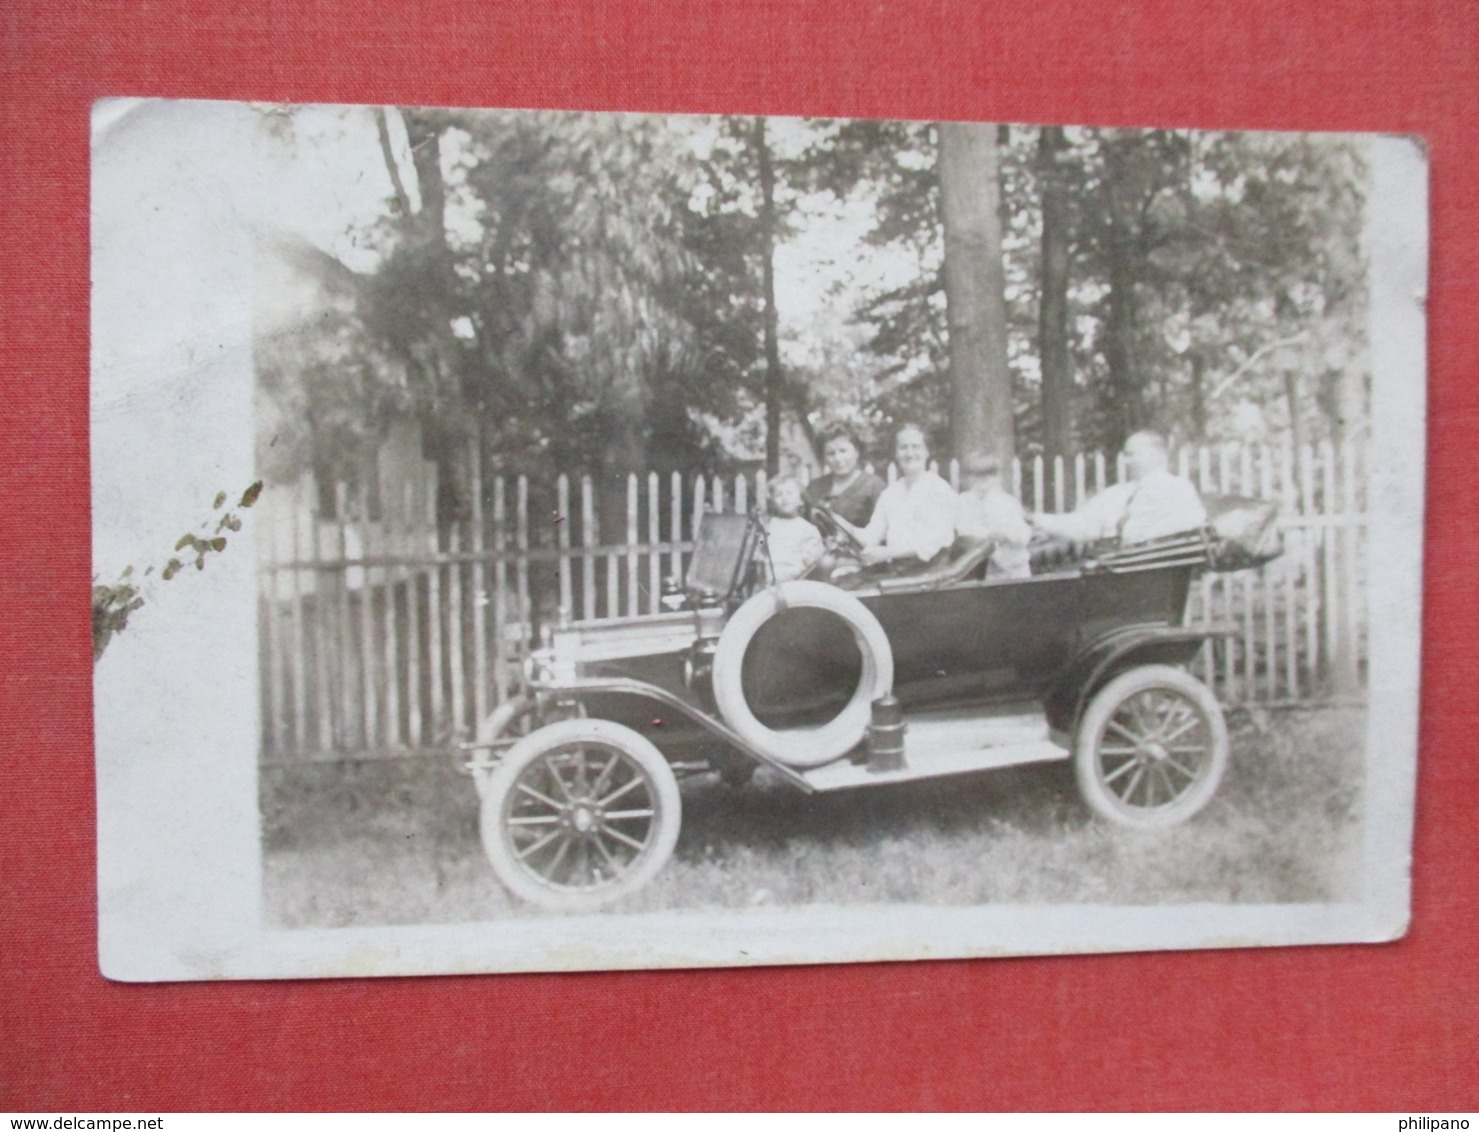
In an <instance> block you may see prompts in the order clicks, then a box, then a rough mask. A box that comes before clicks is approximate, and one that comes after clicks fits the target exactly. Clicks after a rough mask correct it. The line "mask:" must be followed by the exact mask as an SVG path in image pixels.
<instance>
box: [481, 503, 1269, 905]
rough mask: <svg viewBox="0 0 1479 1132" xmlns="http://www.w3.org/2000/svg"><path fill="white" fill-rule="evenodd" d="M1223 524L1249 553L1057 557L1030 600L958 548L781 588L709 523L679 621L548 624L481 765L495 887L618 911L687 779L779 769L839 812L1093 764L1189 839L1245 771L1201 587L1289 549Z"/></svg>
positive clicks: (638, 882)
mask: <svg viewBox="0 0 1479 1132" xmlns="http://www.w3.org/2000/svg"><path fill="white" fill-rule="evenodd" d="M1259 508H1263V509H1262V510H1259ZM1209 510H1210V511H1213V513H1214V516H1215V515H1218V514H1219V513H1220V515H1222V516H1231V517H1232V520H1233V526H1234V527H1241V529H1242V531H1243V532H1244V534H1245V535H1246V533H1247V532H1248V531H1252V532H1254V534H1253V536H1252V537H1251V538H1248V537H1245V538H1243V539H1242V540H1241V541H1239V540H1238V539H1237V538H1232V539H1229V538H1228V537H1227V535H1226V532H1225V530H1224V531H1219V529H1218V527H1217V518H1215V517H1214V519H1213V521H1212V523H1211V524H1210V525H1209V526H1208V527H1207V528H1204V529H1202V530H1199V531H1193V532H1189V533H1187V534H1185V535H1179V536H1173V537H1171V538H1167V539H1162V540H1159V541H1157V542H1153V543H1146V544H1142V545H1137V546H1131V547H1125V548H1119V547H1110V548H1100V549H1095V548H1083V547H1076V548H1068V547H1062V546H1058V547H1047V548H1039V549H1038V550H1037V552H1036V553H1035V554H1034V558H1033V573H1032V576H1031V577H1027V578H1014V579H998V578H992V577H989V576H987V574H988V571H987V563H988V560H989V557H990V553H991V546H990V544H989V543H984V544H979V545H967V546H958V547H957V548H956V552H955V553H954V555H953V556H952V557H951V558H950V560H949V561H947V562H945V563H944V564H943V565H941V566H939V567H938V568H935V569H932V570H929V571H928V572H926V573H923V574H915V575H913V576H903V577H888V576H884V577H877V578H873V577H870V576H868V575H867V574H863V575H858V576H856V577H854V578H853V579H852V582H851V585H850V588H849V589H844V588H841V587H840V586H838V585H834V584H831V583H829V582H823V581H818V580H799V581H791V582H785V583H783V584H780V585H770V584H766V578H767V576H768V575H767V574H766V570H765V562H764V558H765V554H764V545H763V543H764V540H763V534H762V530H763V528H762V526H761V524H760V523H759V521H758V519H757V518H756V517H754V516H749V517H747V516H744V515H719V514H711V515H707V516H705V517H704V521H703V523H702V525H701V529H700V531H699V536H698V541H697V545H696V547H695V550H694V554H693V558H692V562H691V565H690V568H689V570H688V573H687V577H686V579H685V580H684V582H683V583H682V584H681V585H679V584H678V583H677V582H676V580H675V581H674V582H672V583H670V586H669V592H668V594H667V596H666V598H665V602H664V604H665V605H666V606H667V607H668V608H669V610H670V611H669V612H667V613H663V614H658V615H652V616H644V617H635V618H627V619H613V620H603V621H590V622H584V623H579V622H577V623H569V622H568V621H566V622H564V623H562V624H561V625H559V626H558V627H555V628H553V629H552V630H551V631H550V632H549V633H547V635H546V640H545V642H544V646H543V647H542V648H540V649H539V650H537V651H536V652H535V653H534V654H533V655H532V656H531V658H530V661H529V665H528V673H527V676H528V688H527V691H526V693H525V694H523V695H520V696H518V697H515V698H514V699H513V700H511V701H509V702H508V703H506V704H504V705H503V706H501V707H500V708H499V709H498V710H497V711H495V712H494V713H493V714H492V715H491V716H490V717H489V718H488V719H487V720H486V721H485V723H484V725H483V726H482V728H481V729H480V732H479V735H478V737H477V741H476V742H475V743H473V744H471V745H470V746H471V748H472V752H473V754H472V760H471V762H470V763H469V767H470V769H471V771H472V773H473V777H474V781H475V782H476V784H477V788H478V792H479V794H480V796H481V807H482V808H481V830H482V840H483V846H484V849H485V851H486V853H487V855H488V859H489V861H490V862H491V864H492V866H493V870H494V872H495V873H496V874H497V876H498V878H499V880H500V881H502V882H503V884H504V885H505V886H506V887H507V888H508V889H509V890H510V891H511V892H512V893H514V894H515V895H516V896H519V897H521V898H523V899H525V900H528V901H530V902H532V903H534V904H537V905H540V906H543V907H546V908H551V909H566V910H589V909H595V908H599V907H601V906H603V905H605V904H608V903H610V902H612V901H614V900H617V899H620V898H621V897H623V896H625V895H627V894H630V893H632V892H634V891H635V890H637V889H638V888H640V887H641V886H642V885H643V884H645V883H646V882H647V881H648V880H650V879H651V878H652V877H653V876H654V875H655V874H656V873H657V872H658V871H659V870H660V869H661V868H662V867H663V865H664V863H665V862H666V861H667V859H668V857H669V856H670V855H671V854H672V852H673V847H674V845H675V843H676V842H677V839H678V827H679V823H680V819H681V810H682V802H681V799H680V795H679V791H678V779H679V777H680V776H683V775H688V774H695V773H711V772H717V773H718V774H719V775H721V776H722V777H723V778H724V780H725V781H727V782H729V783H730V784H732V785H736V786H742V785H743V784H744V783H745V782H747V781H748V779H749V777H750V776H751V775H752V774H753V773H754V771H755V770H756V769H757V768H760V767H764V768H766V770H767V771H768V772H769V773H771V774H773V775H777V776H779V777H780V778H782V779H784V780H785V781H786V782H789V783H790V784H792V785H793V786H795V787H797V788H798V789H801V790H804V791H808V792H818V791H832V790H845V789H850V788H856V787H864V786H875V785H884V784H888V783H896V782H904V781H910V780H914V779H920V778H927V777H934V776H940V775H951V774H964V773H969V772H974V771H981V770H986V769H990V768H996V767H1005V766H1012V765H1017V764H1022V763H1031V762H1046V761H1050V760H1065V759H1072V760H1073V765H1074V770H1075V776H1076V778H1077V781H1078V786H1079V789H1080V791H1081V793H1082V795H1083V798H1084V801H1085V802H1086V803H1087V804H1088V805H1089V806H1090V807H1091V808H1092V809H1093V810H1094V811H1095V813H1097V814H1099V815H1100V816H1102V817H1104V818H1106V819H1108V820H1110V821H1113V822H1117V823H1119V824H1122V825H1127V826H1134V827H1142V828H1145V827H1158V826H1165V825H1170V824H1173V823H1177V822H1181V821H1184V820H1186V819H1187V818H1189V817H1191V816H1192V815H1193V814H1195V813H1196V812H1197V811H1198V810H1200V809H1201V808H1202V807H1203V806H1204V805H1206V803H1207V801H1208V800H1209V799H1210V798H1211V797H1212V794H1213V792H1214V791H1215V790H1216V789H1217V785H1218V782H1219V780H1220V779H1221V778H1222V774H1223V770H1224V767H1225V766H1226V763H1227V758H1228V735H1227V727H1226V725H1225V723H1224V721H1223V716H1222V710H1221V708H1220V706H1219V705H1218V702H1217V700H1216V698H1215V697H1214V696H1213V694H1212V693H1211V691H1209V690H1208V689H1207V688H1206V687H1205V686H1204V685H1203V684H1202V683H1201V682H1199V681H1198V680H1196V679H1195V678H1194V677H1192V676H1191V675H1190V674H1189V673H1188V672H1187V671H1186V670H1185V666H1186V665H1187V664H1189V663H1190V662H1191V660H1192V659H1193V658H1194V657H1195V655H1196V654H1197V652H1198V650H1199V649H1200V648H1202V646H1203V645H1204V644H1205V643H1206V641H1207V640H1208V638H1209V637H1213V636H1216V633H1215V632H1213V631H1210V630H1207V629H1202V628H1193V627H1189V626H1187V625H1185V624H1184V623H1183V621H1184V616H1185V611H1186V605H1187V596H1188V593H1189V589H1190V585H1191V581H1192V578H1193V575H1194V574H1195V573H1196V572H1197V571H1198V570H1201V569H1206V568H1213V569H1231V568H1240V567H1242V566H1246V565H1252V564H1256V563H1257V562H1260V561H1264V560H1266V559H1267V558H1269V557H1272V555H1273V554H1274V553H1277V546H1276V541H1277V533H1276V531H1275V529H1274V525H1273V517H1274V516H1273V511H1272V508H1264V507H1263V505H1256V504H1252V503H1251V502H1250V501H1236V502H1235V504H1233V505H1231V506H1224V507H1222V508H1214V507H1212V506H1211V505H1210V502H1209ZM1250 514H1252V515H1253V518H1252V520H1251V522H1250V521H1249V518H1248V517H1249V515H1250ZM836 533H837V532H836V531H834V534H836ZM1271 538H1272V539H1273V540H1274V549H1273V550H1272V551H1271V552H1270V551H1269V550H1268V549H1267V548H1268V546H1269V544H1270V539H1271Z"/></svg>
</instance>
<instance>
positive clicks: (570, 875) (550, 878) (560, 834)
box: [481, 719, 682, 911]
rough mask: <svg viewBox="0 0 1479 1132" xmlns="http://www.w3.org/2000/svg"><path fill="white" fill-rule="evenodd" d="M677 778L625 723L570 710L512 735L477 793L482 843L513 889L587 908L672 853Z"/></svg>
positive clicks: (640, 879) (617, 893) (629, 887)
mask: <svg viewBox="0 0 1479 1132" xmlns="http://www.w3.org/2000/svg"><path fill="white" fill-rule="evenodd" d="M681 822H682V802H681V799H680V797H679V794H678V780H677V778H676V777H675V776H674V774H673V771H672V768H671V767H670V766H669V765H668V762H667V760H666V759H664V758H663V756H662V753H661V752H660V751H659V750H658V749H657V748H656V747H654V746H653V745H652V744H651V743H650V742H649V741H648V740H646V739H644V738H643V737H642V736H641V735H639V734H637V733H636V732H635V731H633V730H631V728H628V727H623V726H622V725H621V724H619V723H612V722H611V721H610V720H604V719H568V720H563V721H561V722H559V723H552V724H550V725H549V726H547V727H542V728H540V729H539V730H538V731H535V732H533V733H531V734H530V735H527V736H525V737H524V738H523V739H521V740H519V742H517V743H516V744H514V746H513V747H512V748H510V749H509V751H508V753H507V754H506V755H504V757H503V759H502V760H501V761H500V762H499V764H498V767H497V769H496V770H494V772H493V774H492V775H491V777H490V779H489V782H488V788H487V791H486V792H485V794H484V796H483V805H482V814H481V827H482V837H483V850H484V852H486V853H487V855H488V861H489V863H490V864H491V865H492V866H493V871H494V873H495V874H497V876H498V879H499V880H500V881H502V882H503V885H504V887H506V888H507V889H508V890H509V891H510V892H512V893H513V894H514V895H515V896H518V897H520V898H522V899H524V900H527V901H529V902H530V903H532V904H537V905H539V906H540V907H543V908H550V909H556V910H562V911H594V910H595V909H598V908H601V907H604V906H605V905H607V904H610V903H612V902H613V901H616V900H620V899H621V898H622V897H624V896H628V895H630V894H631V893H633V892H636V891H637V890H638V889H640V888H641V887H642V886H643V885H645V884H646V883H647V882H648V881H649V880H651V879H652V878H653V877H654V876H656V875H657V873H658V871H659V870H661V869H662V867H663V865H664V864H666V863H667V860H668V858H669V857H671V856H672V853H673V846H674V845H675V844H676V843H677V840H678V827H679V825H680V824H681Z"/></svg>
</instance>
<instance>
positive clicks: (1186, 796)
mask: <svg viewBox="0 0 1479 1132" xmlns="http://www.w3.org/2000/svg"><path fill="white" fill-rule="evenodd" d="M1227 754H1228V737H1227V724H1226V722H1225V721H1224V720H1223V717H1222V707H1221V705H1219V704H1218V702H1217V698H1216V697H1215V696H1214V695H1213V694H1212V693H1211V691H1210V690H1208V688H1207V686H1206V685H1205V684H1203V683H1202V682H1201V681H1199V680H1197V679H1196V678H1195V677H1192V676H1190V675H1188V674H1187V673H1185V672H1183V671H1181V669H1179V668H1172V667H1170V666H1168V665H1161V664H1155V665H1145V666H1143V667H1140V668H1133V669H1131V670H1130V671H1128V672H1125V673H1122V674H1121V675H1119V676H1116V677H1115V678H1114V679H1112V680H1110V681H1109V683H1107V684H1105V685H1104V687H1103V688H1101V689H1100V690H1099V691H1098V692H1097V693H1095V695H1094V698H1093V699H1092V700H1090V701H1089V706H1088V708H1087V709H1086V710H1085V711H1084V714H1083V718H1082V719H1081V720H1080V721H1079V726H1078V737H1077V739H1076V741H1075V745H1074V773H1075V776H1076V777H1077V779H1078V787H1079V792H1080V793H1081V794H1082V795H1083V798H1084V801H1085V802H1087V803H1088V805H1089V807H1090V808H1091V809H1093V810H1094V812H1095V813H1097V814H1099V815H1100V816H1101V817H1105V818H1108V819H1109V820H1110V821H1113V822H1117V823H1118V824H1120V825H1127V826H1135V827H1138V828H1142V829H1154V828H1159V827H1163V826H1168V825H1175V824H1176V823H1178V822H1182V821H1185V820H1186V819H1187V818H1190V817H1191V816H1192V815H1193V814H1195V813H1196V812H1197V811H1198V810H1200V809H1201V808H1202V807H1203V806H1205V805H1206V804H1207V802H1208V801H1210V800H1211V798H1212V795H1213V794H1214V793H1215V792H1216V790H1217V786H1218V784H1219V783H1220V782H1221V781H1222V775H1223V772H1224V771H1225V770H1226V769H1227Z"/></svg>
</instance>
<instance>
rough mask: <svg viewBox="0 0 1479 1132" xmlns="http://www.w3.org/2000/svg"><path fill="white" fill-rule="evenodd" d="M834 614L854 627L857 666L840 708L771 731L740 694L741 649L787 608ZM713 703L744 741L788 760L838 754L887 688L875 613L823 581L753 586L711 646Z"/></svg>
mask: <svg viewBox="0 0 1479 1132" xmlns="http://www.w3.org/2000/svg"><path fill="white" fill-rule="evenodd" d="M793 607H795V608H804V609H821V610H826V611H827V612H829V613H835V614H836V615H837V616H838V617H840V618H841V619H842V621H843V622H844V624H846V625H847V627H848V629H850V630H851V631H852V635H853V639H854V640H855V641H856V642H857V645H858V651H859V653H861V654H862V662H863V672H862V676H861V678H860V679H859V680H858V687H857V691H856V692H854V693H853V696H852V699H851V700H849V701H848V704H847V706H846V707H844V708H843V709H842V711H841V712H840V713H839V714H838V715H837V716H836V717H835V718H834V719H832V720H831V722H829V723H827V724H825V725H824V726H822V727H815V728H797V729H794V730H789V731H776V730H772V729H771V728H769V727H767V726H765V724H763V723H761V722H760V720H759V719H757V718H756V716H755V713H754V712H753V711H751V710H750V705H749V704H748V703H747V702H746V701H745V690H744V684H743V681H742V679H741V677H742V671H743V668H744V661H745V652H746V650H748V649H749V647H750V643H751V642H752V641H753V640H754V639H755V634H756V633H758V632H759V631H760V627H761V626H762V625H764V624H765V623H766V622H767V621H769V620H770V619H771V618H772V617H774V616H776V614H778V613H780V612H781V611H782V610H784V609H789V608H793ZM712 679H713V687H714V702H715V704H717V705H718V708H719V715H720V716H721V717H722V718H723V720H724V722H725V723H727V724H729V726H730V727H731V728H733V729H734V732H735V734H737V735H739V736H740V737H741V738H742V739H744V740H745V741H746V742H748V743H750V744H752V745H753V746H755V747H757V748H758V749H760V750H761V751H764V752H765V753H766V754H767V755H769V756H770V757H771V758H773V759H775V760H776V761H777V762H780V763H784V764H785V765H786V766H790V767H796V768H798V769H805V768H807V767H814V766H821V765H823V764H824V763H829V762H832V761H833V760H835V759H839V758H841V757H842V756H843V755H845V754H847V753H848V752H849V751H851V750H852V749H853V748H854V747H856V746H857V745H858V743H860V742H861V741H862V739H863V734H864V732H865V731H866V730H867V727H868V721H869V718H870V717H871V715H872V704H873V701H874V700H876V699H878V698H879V697H880V696H884V695H887V694H888V693H889V692H890V691H892V690H893V684H894V654H893V649H892V648H891V647H890V646H889V643H888V637H887V636H886V635H885V634H884V632H883V626H882V625H880V624H879V623H878V618H876V617H874V616H873V614H872V613H870V612H868V608H867V606H865V605H864V604H863V603H862V602H861V601H859V600H858V599H857V598H856V597H854V596H853V595H852V594H850V593H846V592H844V591H843V590H840V589H838V588H837V587H836V586H832V585H828V584H827V583H825V582H805V581H801V582H785V583H783V584H782V585H779V586H775V587H772V588H771V589H768V590H764V591H762V592H760V593H757V594H756V595H755V596H754V597H752V598H750V600H749V601H747V602H745V604H744V605H742V606H740V607H739V609H737V610H736V611H735V614H734V616H733V617H731V618H730V619H729V623H728V624H726V625H725V626H724V632H723V633H721V634H720V636H719V643H718V645H717V646H716V648H715V650H714V667H713V677H712Z"/></svg>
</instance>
